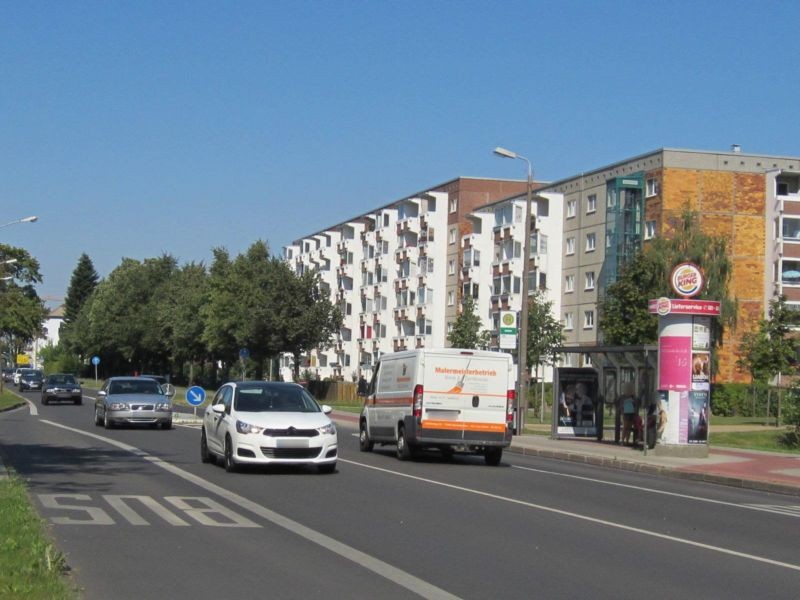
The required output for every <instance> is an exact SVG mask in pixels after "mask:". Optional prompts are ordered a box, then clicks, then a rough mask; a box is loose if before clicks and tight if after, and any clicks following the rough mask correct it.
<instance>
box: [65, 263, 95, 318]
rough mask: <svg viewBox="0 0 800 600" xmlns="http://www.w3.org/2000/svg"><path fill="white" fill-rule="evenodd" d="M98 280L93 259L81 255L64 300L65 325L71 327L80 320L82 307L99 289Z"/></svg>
mask: <svg viewBox="0 0 800 600" xmlns="http://www.w3.org/2000/svg"><path fill="white" fill-rule="evenodd" d="M98 280H99V277H98V275H97V271H95V269H94V264H93V263H92V259H91V258H89V255H88V254H86V253H83V254H81V256H80V258H79V259H78V264H77V266H76V267H75V270H74V271H73V272H72V277H71V278H70V280H69V288H67V297H66V298H65V299H64V325H69V324H70V323H72V322H73V321H74V320H75V319H77V318H78V313H79V312H80V311H81V307H82V306H83V305H84V303H85V302H86V300H87V298H89V296H90V295H91V294H92V292H93V291H94V288H95V287H97V282H98Z"/></svg>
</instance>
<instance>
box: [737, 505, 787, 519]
mask: <svg viewBox="0 0 800 600" xmlns="http://www.w3.org/2000/svg"><path fill="white" fill-rule="evenodd" d="M743 506H744V507H745V508H752V509H753V510H762V511H764V512H771V513H775V514H778V515H788V516H790V517H800V505H795V506H784V505H782V504H744V505H743Z"/></svg>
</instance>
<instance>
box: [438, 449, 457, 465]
mask: <svg viewBox="0 0 800 600" xmlns="http://www.w3.org/2000/svg"><path fill="white" fill-rule="evenodd" d="M439 450H440V451H441V453H442V458H443V459H444V460H447V461H451V460H453V454H454V452H453V447H452V446H442V447H441V448H439Z"/></svg>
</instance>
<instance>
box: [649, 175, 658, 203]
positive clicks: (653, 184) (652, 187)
mask: <svg viewBox="0 0 800 600" xmlns="http://www.w3.org/2000/svg"><path fill="white" fill-rule="evenodd" d="M646 185H647V193H646V197H647V198H650V197H651V196H655V195H656V194H658V191H659V188H658V179H656V178H655V177H652V178H650V179H648V180H647V184H646Z"/></svg>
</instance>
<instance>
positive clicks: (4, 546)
mask: <svg viewBox="0 0 800 600" xmlns="http://www.w3.org/2000/svg"><path fill="white" fill-rule="evenodd" d="M0 514H1V515H3V518H2V519H0V598H20V599H27V598H30V599H40V598H41V599H42V600H45V599H46V600H51V599H52V600H59V599H73V598H77V594H76V592H75V591H74V590H73V589H72V588H71V587H70V586H69V585H68V582H67V580H66V578H65V577H64V576H63V575H64V572H65V570H66V563H65V560H64V555H63V554H61V553H60V552H59V551H58V550H56V549H55V548H54V547H53V544H52V543H51V542H50V540H49V539H48V538H47V535H46V532H45V529H44V523H43V522H42V520H41V519H40V518H39V517H38V516H37V515H36V513H35V512H34V510H33V508H32V507H31V505H30V502H29V500H28V494H27V492H26V490H25V486H24V485H23V483H22V482H21V481H20V480H19V479H18V478H17V477H14V476H12V477H8V478H6V479H2V480H0Z"/></svg>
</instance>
